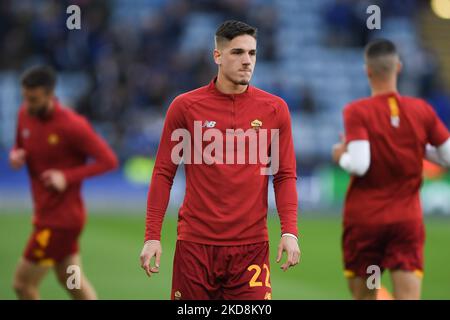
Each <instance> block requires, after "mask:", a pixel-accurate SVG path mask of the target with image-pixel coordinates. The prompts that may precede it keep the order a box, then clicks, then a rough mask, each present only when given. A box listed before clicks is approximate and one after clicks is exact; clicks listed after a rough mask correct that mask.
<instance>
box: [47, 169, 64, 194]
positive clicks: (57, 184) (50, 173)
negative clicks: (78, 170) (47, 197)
mask: <svg viewBox="0 0 450 320" xmlns="http://www.w3.org/2000/svg"><path fill="white" fill-rule="evenodd" d="M41 180H42V182H43V183H44V185H45V186H46V187H47V188H52V189H53V190H56V191H58V192H64V191H65V190H66V188H67V181H66V177H65V176H64V173H62V171H60V170H54V169H50V170H46V171H44V172H43V173H42V174H41Z"/></svg>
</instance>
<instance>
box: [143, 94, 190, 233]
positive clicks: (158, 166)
mask: <svg viewBox="0 0 450 320" xmlns="http://www.w3.org/2000/svg"><path fill="white" fill-rule="evenodd" d="M182 100H183V99H182V98H180V97H177V98H175V100H174V101H173V102H172V103H171V105H170V106H169V108H168V110H167V114H166V118H165V121H164V127H163V131H162V134H161V139H160V142H159V146H158V151H157V153H156V160H155V166H154V168H153V173H152V179H151V182H150V186H149V190H148V196H147V217H146V224H145V241H147V240H160V238H161V229H162V224H163V220H164V216H165V214H166V210H167V206H168V204H169V199H170V190H171V189H172V184H173V179H174V177H175V174H176V172H177V168H178V163H174V161H173V160H172V156H171V154H172V150H173V148H174V146H175V145H176V144H178V143H179V142H177V141H171V140H172V139H171V136H172V133H173V132H174V130H176V129H183V128H186V123H185V118H184V112H185V105H184V102H183V101H182Z"/></svg>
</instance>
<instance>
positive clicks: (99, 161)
mask: <svg viewBox="0 0 450 320" xmlns="http://www.w3.org/2000/svg"><path fill="white" fill-rule="evenodd" d="M55 85H56V75H55V73H54V71H53V70H52V69H51V68H49V67H46V66H38V67H33V68H31V69H29V70H27V71H26V72H25V73H24V75H23V77H22V93H23V97H24V103H23V105H22V106H21V108H20V110H19V115H18V122H17V133H16V143H15V146H14V148H13V149H12V150H11V152H10V156H9V160H10V165H11V166H12V167H13V168H14V169H20V168H21V167H22V166H24V165H26V167H27V170H28V174H29V177H30V183H31V192H32V198H33V206H34V216H33V225H34V229H33V232H32V234H31V236H30V238H29V240H28V244H27V247H26V249H25V252H24V255H23V257H22V258H21V260H20V262H19V264H18V266H17V269H16V273H15V276H14V284H13V286H14V290H15V291H16V294H17V296H18V298H20V299H38V298H39V290H38V288H39V284H40V282H41V280H42V279H43V278H44V276H45V275H46V273H47V272H48V270H49V269H50V268H52V267H53V268H54V270H55V272H56V275H57V278H58V280H59V282H60V283H61V285H62V286H63V287H64V288H66V289H67V290H68V292H69V293H70V295H71V296H72V298H74V299H96V293H95V290H94V288H93V287H92V285H91V284H90V283H89V281H88V279H87V278H86V276H85V275H84V274H83V272H80V273H77V274H78V275H79V276H80V279H78V280H79V282H78V283H79V284H80V286H77V280H74V284H75V286H74V287H72V286H71V287H70V288H69V287H68V285H67V280H68V277H69V276H70V275H71V274H72V273H71V272H74V271H71V272H68V267H69V266H72V265H73V266H78V267H79V268H80V269H79V270H80V271H81V261H80V255H79V253H78V239H79V236H80V234H81V231H82V229H83V226H84V223H85V218H86V210H85V208H84V204H83V200H82V198H81V192H80V191H81V185H82V181H83V180H84V179H85V178H88V177H91V176H95V175H98V174H101V173H104V172H106V171H109V170H112V169H114V168H116V167H117V165H118V162H117V158H116V156H115V154H114V153H113V151H112V150H111V149H110V148H109V146H108V145H107V144H106V142H105V141H104V140H103V139H101V138H100V137H99V136H98V135H97V134H96V133H95V132H94V130H93V129H92V127H91V126H90V125H89V123H88V122H87V121H86V119H84V118H83V117H81V116H80V115H78V114H76V113H75V112H73V111H71V110H70V109H68V108H66V107H64V106H62V105H61V103H60V102H59V101H58V100H57V99H56V97H55V96H54V89H55ZM89 159H93V161H89V162H88V160H89ZM73 274H75V273H73Z"/></svg>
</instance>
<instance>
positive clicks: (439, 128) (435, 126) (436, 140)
mask: <svg viewBox="0 0 450 320" xmlns="http://www.w3.org/2000/svg"><path fill="white" fill-rule="evenodd" d="M426 108H427V113H428V119H427V123H426V126H427V127H426V130H427V137H428V143H429V144H431V145H432V146H435V147H438V146H440V145H441V144H443V143H444V142H445V141H446V140H447V139H448V138H449V137H450V133H449V131H448V129H447V128H446V127H445V125H444V123H443V122H442V120H441V119H440V118H439V116H438V115H437V114H436V112H435V111H434V109H433V107H432V106H430V105H429V104H427V103H426Z"/></svg>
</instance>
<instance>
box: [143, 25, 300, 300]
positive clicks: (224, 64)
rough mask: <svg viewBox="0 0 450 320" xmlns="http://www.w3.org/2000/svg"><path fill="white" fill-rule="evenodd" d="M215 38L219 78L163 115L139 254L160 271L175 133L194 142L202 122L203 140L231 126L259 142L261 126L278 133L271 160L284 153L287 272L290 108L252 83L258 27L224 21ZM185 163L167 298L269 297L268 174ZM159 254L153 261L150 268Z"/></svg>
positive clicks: (291, 256)
mask: <svg viewBox="0 0 450 320" xmlns="http://www.w3.org/2000/svg"><path fill="white" fill-rule="evenodd" d="M215 40H216V41H215V50H214V61H215V63H216V64H217V65H218V75H217V77H216V78H215V79H213V80H212V81H211V83H210V84H209V85H207V86H204V87H201V88H199V89H196V90H194V91H191V92H188V93H185V94H182V95H180V96H178V97H177V98H176V99H175V100H174V101H173V102H172V104H171V105H170V107H169V109H168V112H167V116H166V120H165V124H164V129H163V132H162V136H161V141H160V145H159V149H158V153H157V156H156V164H155V167H154V171H153V176H152V181H151V185H150V189H149V195H148V205H147V222H146V235H145V241H146V242H145V245H144V248H143V250H142V253H141V257H140V258H141V266H142V268H144V269H145V271H146V272H147V274H148V276H150V275H151V274H152V273H156V272H158V271H159V267H160V257H161V252H162V250H161V244H160V233H161V227H162V222H163V218H164V214H165V212H166V209H167V204H168V201H169V195H170V189H171V186H172V183H173V178H174V176H175V173H176V170H177V164H176V163H174V161H173V160H172V151H174V148H175V146H176V145H177V144H178V141H172V139H171V138H173V137H171V135H172V133H173V132H174V131H175V130H176V129H185V130H187V132H188V133H190V135H191V136H192V137H194V136H195V135H196V134H198V132H196V131H198V129H196V128H195V123H194V121H198V122H199V123H201V124H202V125H201V127H200V129H199V130H200V134H203V135H208V134H211V135H214V136H215V137H216V138H215V139H218V140H220V141H219V142H220V143H221V145H223V146H225V145H226V138H225V137H226V136H227V135H232V134H231V133H228V129H231V130H233V129H234V130H238V129H242V130H243V131H247V130H249V131H251V130H253V132H255V135H256V132H260V133H261V132H263V131H264V130H265V129H278V130H279V146H278V147H279V152H276V151H275V149H272V155H271V156H272V161H273V159H274V158H276V157H278V156H279V170H278V171H277V172H276V173H275V174H274V175H273V176H274V179H273V184H274V189H275V196H276V203H277V209H278V214H279V216H280V221H281V240H280V245H279V247H278V257H277V262H279V261H280V259H281V257H282V254H283V252H284V251H285V252H286V253H287V261H286V262H285V263H284V264H283V265H282V266H281V268H282V269H283V270H287V269H288V268H289V267H290V266H294V265H296V264H297V263H298V262H299V259H300V249H299V246H298V243H297V191H296V178H297V177H296V161H295V153H294V146H293V141H292V132H291V121H290V115H289V110H288V106H287V105H286V103H285V102H284V101H283V100H282V99H281V98H279V97H277V96H274V95H272V94H269V93H267V92H264V91H262V90H260V89H257V88H255V87H253V86H251V85H249V82H250V79H251V76H252V73H253V70H254V68H255V62H256V29H255V28H253V27H251V26H249V25H247V24H245V23H243V22H238V21H227V22H224V23H223V24H222V25H221V26H220V27H219V28H218V30H217V32H216V35H215ZM237 135H238V134H237ZM249 135H251V132H250V133H249ZM259 138H260V139H262V138H261V136H260V137H259ZM176 140H178V139H176ZM204 141H205V140H204ZM208 141H211V139H209V140H208ZM204 144H206V143H204ZM248 145H249V144H247V146H246V148H247V147H248ZM271 147H272V148H274V146H273V145H271ZM194 148H195V146H194ZM227 148H228V146H227ZM196 151H198V150H196ZM216 151H217V152H218V153H220V151H218V150H216ZM200 152H201V151H200ZM240 152H241V153H240ZM248 153H249V150H248V149H245V150H239V152H238V151H236V150H235V151H234V153H233V154H232V156H233V157H234V159H236V156H237V157H239V156H242V155H244V156H247V155H248ZM200 156H201V153H200ZM227 156H228V154H227ZM184 157H185V159H184V161H185V170H186V194H185V198H184V202H183V205H182V206H181V208H180V210H179V218H178V239H177V240H178V241H177V245H176V251H175V258H174V271H173V279H172V294H171V298H172V299H258V300H262V299H270V298H271V293H272V291H271V285H270V267H269V265H270V264H269V243H268V234H267V223H266V219H267V200H268V199H267V188H268V176H267V175H262V174H261V173H260V169H261V167H263V166H262V165H261V164H229V163H225V162H224V163H212V164H206V163H203V162H202V163H201V164H186V159H190V155H187V154H184ZM227 159H228V157H227ZM153 257H155V263H154V266H151V267H150V260H151V258H153Z"/></svg>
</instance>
